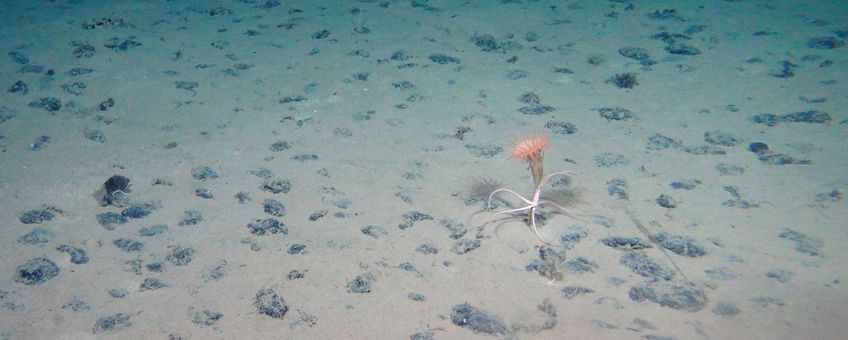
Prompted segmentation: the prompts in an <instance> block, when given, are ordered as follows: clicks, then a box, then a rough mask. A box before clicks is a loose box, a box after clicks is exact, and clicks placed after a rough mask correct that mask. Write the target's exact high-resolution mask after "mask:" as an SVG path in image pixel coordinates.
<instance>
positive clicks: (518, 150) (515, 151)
mask: <svg viewBox="0 0 848 340" xmlns="http://www.w3.org/2000/svg"><path fill="white" fill-rule="evenodd" d="M548 140H549V138H548V135H547V134H546V133H537V134H532V135H527V136H524V137H521V138H519V139H517V140H515V141H514V142H513V143H512V157H513V158H515V159H526V160H529V161H533V160H534V159H536V158H541V157H542V149H544V148H545V146H547V145H548Z"/></svg>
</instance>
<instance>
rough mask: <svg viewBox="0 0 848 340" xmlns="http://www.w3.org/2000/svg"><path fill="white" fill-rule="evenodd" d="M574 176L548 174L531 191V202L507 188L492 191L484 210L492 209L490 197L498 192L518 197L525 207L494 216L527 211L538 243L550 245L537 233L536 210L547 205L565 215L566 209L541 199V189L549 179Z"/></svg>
mask: <svg viewBox="0 0 848 340" xmlns="http://www.w3.org/2000/svg"><path fill="white" fill-rule="evenodd" d="M574 175H575V174H574V173H573V172H570V171H559V172H554V173H550V174H548V175H546V176H544V177H542V180H541V181H539V185H538V186H536V190H534V191H533V199H532V200H529V199H527V198H524V196H521V195H520V194H518V193H517V192H515V191H513V190H510V189H507V188H501V189H497V190H495V191H492V193H491V194H489V199H488V201H487V202H486V210H489V209H490V208H491V207H492V197H494V196H495V194H497V193H499V192H508V193H510V194H513V195H515V196H516V197H518V198H519V199H521V200H522V201H524V203H527V205H526V206H523V207H520V208H515V209H507V210H503V211H498V212H495V215H501V214H512V213H517V212H521V211H525V210H528V211H529V212H530V229H532V230H533V233H535V234H536V237H538V238H539V241H542V243H544V244H548V245H549V244H551V243H550V242H548V241H547V240H545V238H544V237H542V235H541V234H540V233H539V228H538V227H536V209H537V208H539V207H541V206H542V205H548V204H550V205H552V206H554V207H556V208H557V209H559V210H561V211H562V212H564V213H566V214H568V209H566V208H564V207H563V206H561V205H559V204H556V203H554V202H553V201H551V200H548V199H543V198H541V196H542V187H543V186H545V183H547V181H548V180H549V179H551V177H554V176H568V177H570V178H574ZM568 215H569V216H570V214H568Z"/></svg>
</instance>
